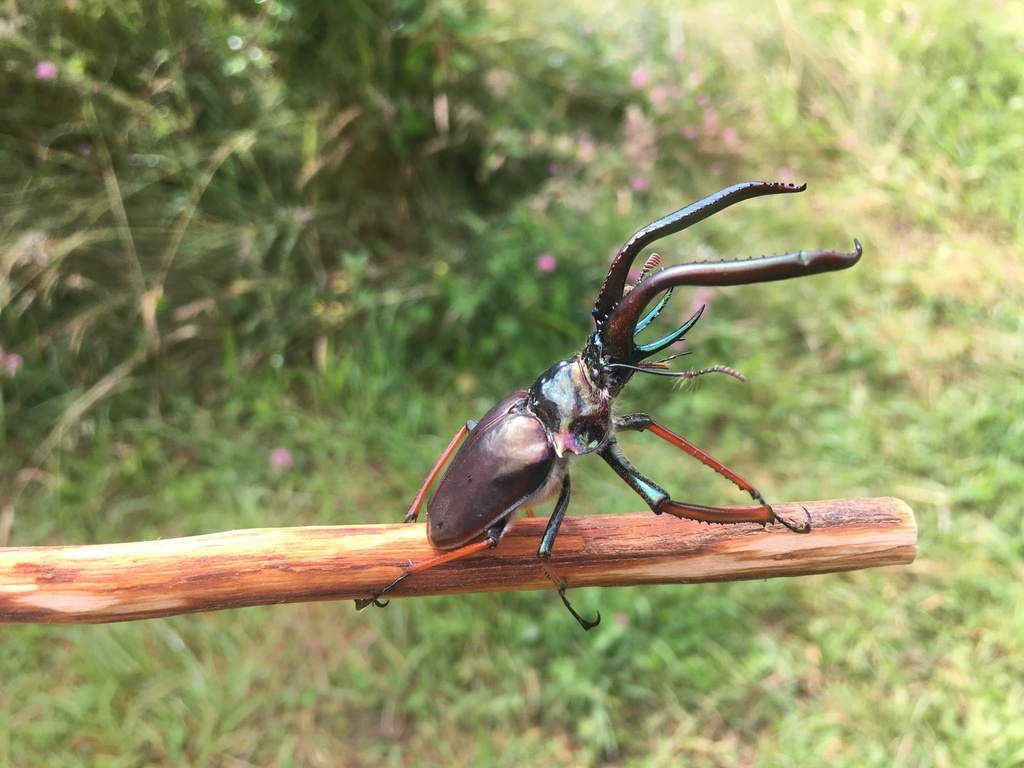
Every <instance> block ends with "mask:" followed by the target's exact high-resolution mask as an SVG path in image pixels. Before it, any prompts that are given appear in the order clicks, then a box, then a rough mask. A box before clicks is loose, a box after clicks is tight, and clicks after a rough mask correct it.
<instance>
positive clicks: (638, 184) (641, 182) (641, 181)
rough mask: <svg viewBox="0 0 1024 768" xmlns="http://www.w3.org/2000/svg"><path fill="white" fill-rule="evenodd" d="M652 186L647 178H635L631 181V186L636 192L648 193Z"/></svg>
mask: <svg viewBox="0 0 1024 768" xmlns="http://www.w3.org/2000/svg"><path fill="white" fill-rule="evenodd" d="M650 185H651V183H650V182H649V181H648V180H647V177H646V176H634V177H633V178H632V179H630V181H629V186H631V187H632V188H633V191H634V192H646V191H647V188H648V187H649V186H650Z"/></svg>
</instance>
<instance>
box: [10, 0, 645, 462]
mask: <svg viewBox="0 0 1024 768" xmlns="http://www.w3.org/2000/svg"><path fill="white" fill-rule="evenodd" d="M9 24H10V30H11V31H10V33H9V34H6V35H3V36H0V47H2V49H3V50H2V53H3V58H4V65H3V67H2V69H0V90H2V92H3V93H4V94H5V99H4V104H3V106H2V107H0V168H2V170H0V173H2V175H3V176H2V179H0V183H2V185H3V187H2V189H3V192H2V195H3V198H2V201H0V202H2V207H3V211H4V213H3V227H2V231H0V254H3V256H2V258H0V311H2V316H0V339H3V346H4V347H5V348H6V349H8V350H16V351H17V352H18V353H20V354H21V355H22V356H23V358H24V359H25V360H26V361H27V362H28V365H26V366H25V373H24V375H23V376H20V377H19V379H18V380H17V381H15V382H11V383H10V384H9V386H7V387H5V392H4V398H5V406H6V423H5V424H2V425H0V426H2V427H4V428H2V429H0V440H2V439H3V437H4V435H5V434H6V436H7V437H8V438H15V439H18V440H20V441H21V442H22V443H23V444H26V443H31V442H32V441H33V439H34V438H37V437H38V434H39V431H40V428H41V427H43V426H44V425H54V424H58V423H61V422H60V420H61V418H62V416H66V414H67V413H68V409H69V408H72V407H73V404H74V402H76V398H83V399H84V400H86V401H88V400H89V399H90V398H91V397H92V395H90V388H92V387H94V386H95V385H96V383H97V382H100V381H104V380H105V378H104V377H108V376H109V377H111V378H110V379H109V380H106V381H107V382H108V384H109V386H105V387H102V388H101V389H103V390H104V391H103V392H96V391H95V390H94V391H93V393H92V394H93V395H99V396H102V397H106V398H111V397H113V398H114V402H115V403H116V405H117V408H118V411H119V412H123V413H132V412H133V411H135V410H137V405H138V404H139V402H141V401H142V400H143V399H140V398H139V397H138V394H139V393H138V392H137V391H135V392H132V393H131V394H130V395H129V396H128V397H118V396H117V392H116V390H117V389H118V388H121V389H124V388H125V386H126V382H127V381H129V380H130V381H131V382H132V387H130V388H135V389H137V388H138V386H140V385H141V386H142V387H143V389H144V390H145V392H146V393H147V395H148V400H149V402H150V403H155V402H156V403H158V402H160V400H161V399H162V398H164V397H166V396H167V395H168V394H172V393H180V392H187V391H191V392H192V393H193V394H194V395H195V396H196V397H198V398H199V399H200V401H201V402H206V403H211V402H215V401H218V400H219V399H220V398H221V397H222V396H223V395H224V394H225V393H226V392H227V391H228V390H226V389H225V387H224V384H225V383H227V382H231V381H233V380H236V379H237V377H239V376H245V375H248V374H249V373H251V372H252V371H254V370H257V369H259V368H260V367H261V366H264V365H266V364H267V363H268V362H269V363H270V364H272V365H275V366H278V367H279V366H280V365H282V364H284V363H294V364H307V365H308V364H311V363H313V362H314V361H315V362H316V363H317V364H318V365H319V367H320V368H323V367H324V365H325V362H324V360H325V357H326V355H325V350H326V349H327V348H328V347H330V349H331V351H332V353H334V354H337V355H345V354H347V353H348V352H350V351H352V350H353V349H358V348H359V347H360V346H364V345H365V343H366V336H368V335H371V334H380V332H381V331H380V330H379V328H378V325H379V324H380V323H381V322H383V319H384V318H386V317H389V316H392V315H393V313H394V312H395V311H404V310H405V309H406V308H407V307H408V306H409V305H413V304H415V305H416V307H415V308H414V311H412V312H411V313H409V314H406V315H403V316H402V318H401V319H402V322H401V323H398V324H394V325H389V326H388V328H387V332H388V340H387V344H388V345H389V347H391V348H392V350H393V354H394V355H395V359H396V360H401V359H403V350H405V349H406V348H407V342H408V341H409V340H410V339H412V338H414V337H415V338H416V339H417V340H418V341H421V340H422V336H423V334H424V333H426V332H429V330H430V329H431V327H432V323H434V322H436V320H437V318H438V316H439V315H441V314H443V313H444V311H445V310H446V309H447V308H448V306H449V305H450V304H451V303H452V302H461V303H460V304H459V306H458V307H456V311H459V312H461V313H468V319H469V320H470V321H472V320H474V318H475V316H476V315H478V314H485V312H484V310H483V309H482V307H481V305H482V303H483V302H484V301H485V297H488V296H490V293H489V289H490V287H492V285H494V284H496V283H504V284H507V282H508V280H507V277H508V272H509V270H510V268H511V267H510V266H509V264H508V259H507V258H506V259H501V258H499V259H494V258H491V259H489V260H488V262H487V263H486V264H484V265H483V266H482V268H481V271H482V272H483V274H484V278H483V280H482V282H483V284H482V285H480V286H479V287H477V288H475V289H472V288H471V286H472V281H473V275H472V274H471V273H470V274H460V275H459V277H458V278H457V280H458V282H457V284H454V285H453V284H452V283H451V282H449V283H447V284H446V283H444V282H443V281H441V282H440V284H439V282H438V280H437V277H438V275H439V274H440V273H442V272H445V273H447V272H449V271H450V270H451V269H453V268H460V269H461V268H462V267H464V266H466V265H465V264H463V263H462V262H463V261H465V262H469V261H470V260H469V259H468V258H465V257H456V258H455V260H454V261H453V260H452V259H450V258H449V259H447V260H445V261H440V260H438V259H437V257H430V256H429V255H428V256H426V257H425V254H429V253H430V251H431V250H432V245H433V243H435V242H437V241H438V239H440V238H445V239H448V240H450V241H452V242H457V241H458V240H459V239H460V237H466V236H471V235H472V234H473V232H474V231H477V230H479V229H482V228H486V223H485V222H486V220H487V219H486V217H488V216H493V215H495V214H496V213H500V212H501V211H503V210H506V209H508V207H509V206H510V205H511V204H513V203H514V202H515V200H516V199H517V198H519V197H520V196H521V195H523V194H524V193H529V192H531V191H533V190H535V189H536V188H537V186H538V185H539V184H540V182H541V181H542V180H543V179H544V178H546V176H547V175H548V166H549V164H550V163H551V162H554V160H555V159H556V158H557V157H558V155H559V154H560V153H561V154H564V153H565V149H564V148H561V149H560V148H559V145H558V143H557V142H556V141H555V140H554V138H555V137H557V136H560V135H564V134H565V133H566V132H567V131H569V130H570V129H571V128H572V127H573V121H574V117H575V116H576V115H578V114H580V113H585V114H587V115H588V116H589V120H588V123H587V130H588V131H592V132H598V133H600V132H604V133H610V132H613V131H614V130H615V129H616V127H617V124H618V116H619V114H620V113H621V109H622V103H623V101H624V98H623V93H624V91H625V90H626V89H625V86H624V85H623V84H622V81H623V78H622V77H606V76H604V73H603V71H602V67H603V66H604V65H603V64H602V63H601V61H600V60H599V59H594V58H592V53H593V50H592V49H593V47H594V45H595V43H594V41H593V39H592V38H590V39H588V38H584V39H582V40H581V41H579V42H578V43H577V44H575V45H574V47H572V48H569V49H566V50H562V51H559V52H557V53H558V57H557V61H556V60H555V52H553V51H544V50H541V49H539V48H538V46H537V44H536V43H534V42H533V41H529V40H526V39H505V38H503V37H502V35H501V34H500V30H499V29H496V28H495V27H493V26H492V25H489V24H488V23H487V17H486V16H485V14H484V12H483V9H482V7H480V6H479V4H478V3H475V2H467V3H461V4H455V3H445V4H440V5H435V4H427V3H421V2H390V3H383V4H378V3H359V2H354V3H319V4H314V5H309V4H303V5H302V6H299V5H297V4H291V3H283V2H263V3H255V2H252V3H233V2H220V1H218V0H204V1H203V2H195V3H154V4H152V6H151V7H150V8H148V9H146V10H143V9H142V8H139V7H121V6H118V5H116V4H108V3H103V2H81V3H70V4H69V3H64V2H50V3H45V4H43V5H42V7H41V8H39V9H36V10H35V11H34V12H33V13H32V14H31V15H29V14H22V15H15V16H14V17H13V18H12V19H11V21H10V22H9ZM574 64H578V65H583V66H584V67H585V68H584V69H582V70H581V69H580V68H578V67H576V66H572V65H574ZM40 68H42V69H40ZM581 71H582V72H585V73H586V75H587V76H586V77H585V79H584V82H586V83H587V84H588V85H587V86H586V87H578V86H575V85H574V83H573V80H575V78H577V77H578V76H579V74H580V72H581ZM569 72H572V73H573V74H572V75H569V74H567V73H569ZM605 83H613V84H614V83H619V84H620V85H618V86H607V85H604V84H605ZM616 90H618V93H616V92H615V91H616ZM513 257H514V258H516V259H518V257H519V252H518V251H516V252H515V253H514V255H513ZM497 261H501V262H503V263H502V264H501V265H500V267H499V270H500V272H499V273H494V272H493V269H494V264H495V262H497ZM471 272H472V268H471ZM449 280H450V281H451V280H456V278H455V277H454V276H453V277H451V278H449ZM467 289H468V290H470V292H471V293H472V295H471V296H470V297H469V298H466V295H465V294H466V291H467ZM431 297H433V300H432V301H427V299H430V298H431ZM396 307H397V308H398V310H396ZM375 328H376V330H375ZM423 348H424V347H423V345H422V344H421V343H417V344H415V345H414V346H412V347H411V349H413V350H422V349H423ZM441 354H443V351H442V353H441ZM439 361H440V360H439V358H438V357H437V356H436V355H435V356H432V357H430V359H429V360H427V362H430V363H437V362H439ZM65 420H66V419H65ZM65 426H66V425H65Z"/></svg>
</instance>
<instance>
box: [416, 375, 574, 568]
mask: <svg viewBox="0 0 1024 768" xmlns="http://www.w3.org/2000/svg"><path fill="white" fill-rule="evenodd" d="M526 401H527V393H526V391H525V390H520V391H518V392H514V393H512V394H511V395H509V396H508V397H506V398H505V399H504V400H502V401H501V402H500V403H498V404H497V405H496V406H495V407H494V408H492V409H491V410H490V411H488V412H487V414H486V415H485V416H484V417H483V418H482V419H480V423H479V424H477V426H476V427H475V428H474V429H473V431H472V432H470V433H469V437H468V438H467V440H466V442H465V443H463V445H462V447H461V448H460V449H459V450H458V452H457V453H456V454H455V457H454V458H453V459H452V461H451V464H449V465H448V470H447V471H446V472H445V473H444V477H442V478H441V482H440V483H439V484H438V487H437V491H435V493H434V495H433V497H432V498H431V499H430V502H429V503H428V504H427V538H428V540H429V541H430V543H431V545H433V546H434V547H437V548H438V549H455V548H456V547H460V546H462V545H463V544H467V543H469V542H470V541H472V540H473V539H476V538H478V537H479V536H481V535H482V534H483V533H484V532H485V531H486V530H487V529H488V528H490V527H492V526H493V525H495V523H498V522H499V521H500V520H502V519H503V518H505V517H507V516H508V515H509V514H511V513H512V512H513V511H514V510H515V509H516V508H517V507H519V506H520V505H521V504H522V503H523V502H524V501H525V500H526V499H528V498H529V497H530V496H532V495H533V494H534V493H535V492H536V491H537V490H538V489H539V488H540V487H541V486H542V485H544V482H545V481H546V480H547V478H548V475H549V473H550V471H551V468H552V465H553V463H554V461H555V451H554V448H553V447H552V446H551V442H550V439H549V438H548V433H547V430H546V429H545V428H544V425H543V424H542V423H541V421H540V419H538V418H537V417H536V416H534V415H533V414H532V413H530V412H529V411H527V410H526V409H525V407H524V406H525V405H526Z"/></svg>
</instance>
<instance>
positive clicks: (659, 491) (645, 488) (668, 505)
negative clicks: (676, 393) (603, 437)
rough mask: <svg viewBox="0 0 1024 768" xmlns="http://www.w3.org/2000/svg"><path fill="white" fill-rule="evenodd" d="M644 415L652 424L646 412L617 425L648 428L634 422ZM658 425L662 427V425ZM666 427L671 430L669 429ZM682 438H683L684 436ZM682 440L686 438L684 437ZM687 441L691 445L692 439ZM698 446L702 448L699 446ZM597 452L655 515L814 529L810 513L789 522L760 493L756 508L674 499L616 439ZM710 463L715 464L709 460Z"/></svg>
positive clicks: (626, 418) (794, 528)
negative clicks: (800, 523) (799, 522)
mask: <svg viewBox="0 0 1024 768" xmlns="http://www.w3.org/2000/svg"><path fill="white" fill-rule="evenodd" d="M641 419H646V420H647V421H648V422H649V425H650V424H653V422H651V421H650V417H649V416H646V415H644V414H634V415H632V416H625V417H623V418H622V419H621V421H622V422H625V423H624V424H622V425H620V424H619V423H618V422H619V421H620V420H619V419H616V426H619V428H621V429H637V430H641V429H646V428H648V427H645V426H634V424H637V423H639V422H640V421H641ZM649 425H648V426H649ZM655 426H657V425H655ZM659 429H663V428H661V427H659ZM664 431H665V432H668V430H664ZM655 434H657V433H655ZM668 434H670V435H671V434H672V433H671V432H668ZM679 439H680V440H682V438H679ZM683 442H686V441H685V440H684V441H683ZM686 444H687V445H689V443H686ZM680 447H681V446H680ZM684 450H685V449H684ZM696 450H698V451H699V450H700V449H696ZM700 453H701V454H703V455H704V456H707V454H705V453H704V452H703V451H700ZM598 454H599V455H600V456H601V458H602V459H604V460H605V461H606V462H607V463H608V465H609V466H610V467H611V468H612V469H614V470H615V472H616V474H618V475H619V477H621V478H622V479H623V480H625V481H626V484H627V485H628V486H629V487H630V488H632V489H633V490H634V491H636V492H637V494H639V496H640V497H641V498H642V499H643V500H644V501H646V502H647V505H648V506H649V507H650V508H651V510H653V511H654V513H655V514H656V515H660V514H662V513H663V512H668V513H669V514H670V515H675V516H676V517H683V518H686V519H688V520H696V521H698V522H702V523H721V524H727V523H759V524H761V525H767V524H768V523H774V522H776V521H778V522H780V523H782V524H783V525H784V526H785V527H786V528H788V529H789V530H791V531H794V532H796V533H807V532H809V531H810V530H811V523H810V513H808V520H807V523H806V524H805V525H804V526H802V527H797V526H795V525H794V524H793V523H790V522H789V521H787V520H784V519H782V518H781V517H777V516H776V515H775V510H773V509H772V508H771V506H769V505H768V504H766V503H765V502H764V500H763V499H762V498H761V495H760V494H759V493H758V494H757V496H755V497H754V498H755V500H756V501H758V502H759V504H760V506H758V507H755V508H754V509H749V508H747V509H738V508H735V507H710V506H704V505H701V504H688V503H685V502H681V501H675V500H674V499H672V498H671V497H670V496H669V495H668V493H667V492H666V491H665V489H664V488H662V487H661V486H659V485H657V484H655V483H653V482H652V481H651V480H649V479H648V478H646V477H644V476H643V475H642V474H640V472H639V470H637V468H636V467H634V466H633V465H632V464H631V463H630V462H629V459H627V458H626V455H625V454H624V453H623V452H622V449H621V448H619V444H618V443H617V442H615V441H614V440H613V441H612V442H610V443H608V445H606V446H605V447H604V448H602V449H601V450H600V451H599V452H598ZM698 458H699V457H698ZM707 458H708V459H710V460H711V461H714V459H711V457H710V456H707ZM704 463H707V462H704ZM715 464H717V465H718V466H720V467H722V468H723V469H725V470H726V472H729V475H725V476H726V477H729V479H730V480H733V482H735V483H736V484H737V485H739V484H740V482H742V483H744V485H740V487H741V488H743V489H744V490H748V489H747V486H749V487H750V489H751V490H752V491H753V493H757V489H755V488H753V486H750V484H749V483H747V482H746V481H745V480H743V479H742V478H740V477H739V476H738V475H736V474H735V473H734V472H732V471H731V470H728V469H727V468H725V467H724V466H722V465H721V464H719V463H718V462H715ZM708 466H714V465H711V464H708ZM730 475H731V477H730ZM733 478H735V479H733ZM737 481H739V482H737ZM752 495H753V494H752ZM805 511H806V510H805Z"/></svg>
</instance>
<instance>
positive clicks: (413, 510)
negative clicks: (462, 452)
mask: <svg viewBox="0 0 1024 768" xmlns="http://www.w3.org/2000/svg"><path fill="white" fill-rule="evenodd" d="M475 427H476V422H475V421H473V420H472V419H470V420H469V421H467V422H466V426H464V427H463V428H462V429H460V430H459V431H458V432H457V433H456V434H455V437H453V438H452V441H451V442H450V443H448V447H447V448H445V449H444V453H442V454H441V458H439V459H438V460H437V464H435V465H434V468H433V469H432V470H430V474H429V475H427V479H426V480H424V481H423V487H422V488H420V492H419V493H417V494H416V498H415V499H413V501H412V504H411V505H410V506H409V511H408V512H406V513H405V522H407V523H414V522H416V518H417V517H419V516H420V510H421V509H423V502H424V500H425V499H426V498H427V491H429V490H430V486H431V485H433V484H434V481H435V480H436V479H437V476H438V475H439V474H441V469H442V468H443V467H444V465H445V464H447V463H448V459H450V458H451V457H452V454H453V453H455V449H456V448H458V447H459V443H461V442H462V441H463V439H465V437H466V435H468V434H469V433H470V432H472V431H473V429H474V428H475Z"/></svg>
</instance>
